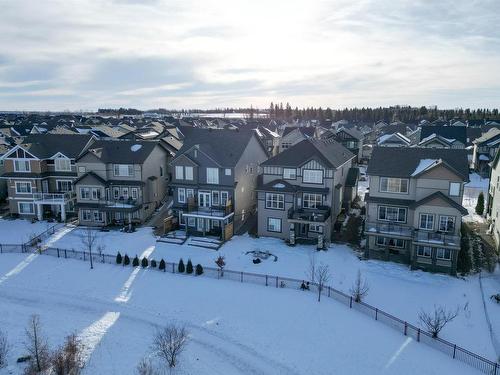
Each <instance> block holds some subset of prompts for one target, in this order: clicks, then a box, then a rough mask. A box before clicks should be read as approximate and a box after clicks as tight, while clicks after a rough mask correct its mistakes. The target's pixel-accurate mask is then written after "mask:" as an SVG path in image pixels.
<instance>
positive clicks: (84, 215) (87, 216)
mask: <svg viewBox="0 0 500 375" xmlns="http://www.w3.org/2000/svg"><path fill="white" fill-rule="evenodd" d="M82 220H84V221H90V220H92V211H90V210H82Z"/></svg>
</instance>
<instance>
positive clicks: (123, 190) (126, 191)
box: [121, 187, 128, 200]
mask: <svg viewBox="0 0 500 375" xmlns="http://www.w3.org/2000/svg"><path fill="white" fill-rule="evenodd" d="M121 197H122V198H123V199H125V200H126V199H128V187H124V188H122V195H121Z"/></svg>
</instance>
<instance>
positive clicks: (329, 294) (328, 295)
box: [328, 287, 330, 297]
mask: <svg viewBox="0 0 500 375" xmlns="http://www.w3.org/2000/svg"><path fill="white" fill-rule="evenodd" d="M328 297H330V287H328Z"/></svg>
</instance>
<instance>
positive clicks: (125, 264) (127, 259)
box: [123, 254, 130, 266]
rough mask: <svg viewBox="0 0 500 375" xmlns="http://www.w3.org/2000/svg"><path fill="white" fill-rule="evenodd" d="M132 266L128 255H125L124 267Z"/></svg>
mask: <svg viewBox="0 0 500 375" xmlns="http://www.w3.org/2000/svg"><path fill="white" fill-rule="evenodd" d="M129 264H130V258H129V257H128V255H127V254H125V257H124V258H123V265H124V266H128V265H129Z"/></svg>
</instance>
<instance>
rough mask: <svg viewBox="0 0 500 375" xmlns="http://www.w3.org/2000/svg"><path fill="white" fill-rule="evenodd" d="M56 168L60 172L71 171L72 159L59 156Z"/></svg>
mask: <svg viewBox="0 0 500 375" xmlns="http://www.w3.org/2000/svg"><path fill="white" fill-rule="evenodd" d="M55 169H56V171H59V172H68V171H71V160H69V159H64V158H59V159H56V160H55Z"/></svg>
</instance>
